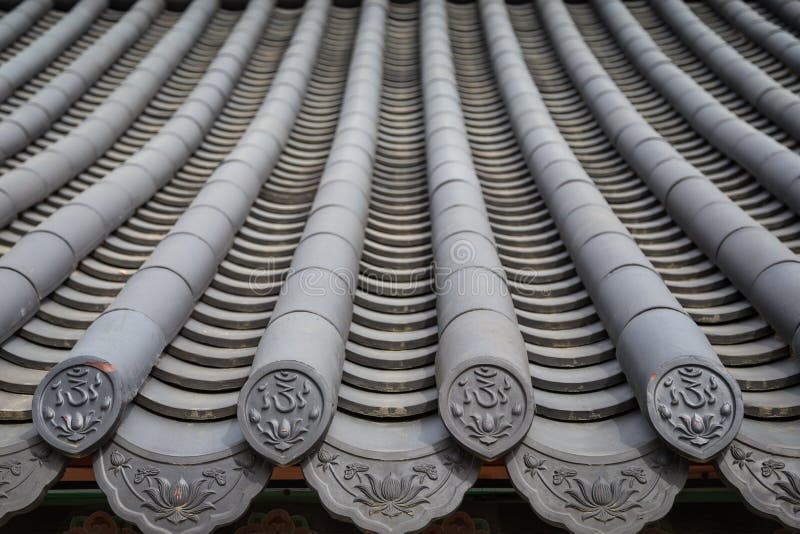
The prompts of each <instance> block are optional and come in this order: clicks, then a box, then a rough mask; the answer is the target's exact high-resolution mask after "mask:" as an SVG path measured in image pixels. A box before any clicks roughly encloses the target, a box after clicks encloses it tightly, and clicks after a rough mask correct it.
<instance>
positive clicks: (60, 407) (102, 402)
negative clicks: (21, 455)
mask: <svg viewBox="0 0 800 534" xmlns="http://www.w3.org/2000/svg"><path fill="white" fill-rule="evenodd" d="M113 391H114V390H113V386H112V384H111V380H109V378H108V376H106V374H105V373H104V372H102V371H99V370H98V369H96V368H94V367H92V366H88V365H78V366H74V367H69V368H67V369H64V370H63V371H61V372H60V373H58V374H57V375H55V376H54V377H53V378H52V379H51V380H50V383H49V384H48V386H47V389H46V390H45V392H44V394H43V395H42V400H41V410H42V417H43V419H44V420H45V421H47V422H48V423H49V425H50V427H51V430H52V432H53V433H54V434H55V436H56V437H57V438H58V439H60V440H61V441H63V442H65V443H67V444H70V445H73V446H75V445H76V444H78V443H79V442H81V441H83V440H84V439H85V438H86V437H87V436H89V435H90V434H92V433H93V432H96V431H97V430H98V427H99V426H100V425H102V423H103V416H104V415H105V413H106V412H108V411H109V410H110V409H111V405H112V403H113Z"/></svg>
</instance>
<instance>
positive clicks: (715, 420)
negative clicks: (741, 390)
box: [655, 366, 734, 449]
mask: <svg viewBox="0 0 800 534" xmlns="http://www.w3.org/2000/svg"><path fill="white" fill-rule="evenodd" d="M655 402H656V410H657V412H658V415H659V418H660V419H661V420H662V422H663V424H665V425H667V426H668V427H669V428H671V429H672V431H673V433H674V435H675V437H676V438H677V439H678V440H679V441H683V442H686V443H689V444H691V445H692V446H694V447H696V448H698V449H702V448H704V447H705V446H706V445H708V444H709V443H710V442H711V441H712V440H715V439H716V438H719V437H720V436H722V435H724V434H725V433H726V432H727V431H728V429H729V428H730V426H731V424H732V423H733V404H734V401H733V394H732V392H731V390H730V388H729V387H728V386H727V384H726V382H725V381H724V379H722V378H721V377H720V376H719V375H718V374H717V373H715V372H714V371H711V370H710V369H706V368H703V367H693V366H683V367H677V368H675V369H673V370H671V371H670V372H669V373H667V374H665V375H664V376H663V377H662V379H661V381H660V383H659V385H658V387H657V388H656V392H655Z"/></svg>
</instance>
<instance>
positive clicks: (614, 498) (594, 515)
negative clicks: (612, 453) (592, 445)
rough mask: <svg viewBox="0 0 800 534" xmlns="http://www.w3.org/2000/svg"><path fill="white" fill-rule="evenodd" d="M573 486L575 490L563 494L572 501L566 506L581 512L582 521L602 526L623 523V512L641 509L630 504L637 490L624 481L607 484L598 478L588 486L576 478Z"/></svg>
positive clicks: (638, 505)
mask: <svg viewBox="0 0 800 534" xmlns="http://www.w3.org/2000/svg"><path fill="white" fill-rule="evenodd" d="M575 485H576V486H577V488H578V489H577V490H575V489H568V490H567V491H566V492H565V493H566V494H567V495H569V496H570V497H571V498H572V499H573V501H574V502H571V503H568V504H567V505H566V506H567V508H574V509H576V510H579V511H580V512H582V513H583V520H587V519H595V520H597V521H599V522H601V523H604V524H605V523H608V522H609V521H612V520H614V519H621V520H623V521H625V516H624V514H625V512H627V511H628V510H632V509H633V508H639V507H641V505H640V504H638V503H636V502H630V499H631V496H633V495H634V494H635V493H638V490H636V489H634V488H633V487H632V486H631V484H629V483H626V481H625V480H624V479H617V480H614V481H612V482H608V481H607V480H606V479H605V478H603V477H600V478H598V479H597V480H595V481H594V483H592V485H591V486H589V485H588V483H586V482H585V481H583V480H581V479H580V478H576V479H575Z"/></svg>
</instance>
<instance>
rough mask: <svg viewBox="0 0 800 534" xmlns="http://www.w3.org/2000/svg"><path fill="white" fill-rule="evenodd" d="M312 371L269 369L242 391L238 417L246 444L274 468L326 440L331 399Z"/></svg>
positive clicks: (292, 365) (293, 366) (294, 365)
mask: <svg viewBox="0 0 800 534" xmlns="http://www.w3.org/2000/svg"><path fill="white" fill-rule="evenodd" d="M324 384H325V382H324V381H323V380H322V379H321V377H320V376H319V374H318V373H317V372H316V371H315V370H314V369H312V368H311V367H309V366H307V365H304V364H302V363H299V362H280V366H272V365H268V366H265V367H264V368H262V369H261V370H259V371H257V372H256V373H255V374H253V375H251V376H250V379H249V380H248V381H247V383H246V384H245V385H244V387H243V388H242V393H241V395H240V398H239V406H238V409H237V416H238V419H239V426H240V427H241V429H242V433H243V434H244V436H245V438H246V439H247V441H248V443H250V446H251V447H253V449H255V450H256V451H257V452H258V453H259V454H260V455H261V456H263V457H265V458H266V459H267V460H269V461H270V462H271V463H273V464H276V465H291V464H294V463H296V462H298V461H300V460H302V459H303V458H304V457H305V456H306V455H307V454H309V453H310V452H311V451H312V449H314V447H315V445H317V444H318V443H319V442H320V441H321V440H322V438H324V436H325V432H326V431H327V429H328V427H329V426H330V422H331V419H332V415H333V412H334V406H335V404H334V402H333V400H334V399H335V397H334V396H333V395H332V394H331V393H330V392H328V393H327V394H326V391H328V390H329V389H330V388H328V387H325V385H324Z"/></svg>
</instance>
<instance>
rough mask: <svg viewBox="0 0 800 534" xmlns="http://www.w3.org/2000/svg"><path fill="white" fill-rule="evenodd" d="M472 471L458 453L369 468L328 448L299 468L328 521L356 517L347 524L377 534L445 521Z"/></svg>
mask: <svg viewBox="0 0 800 534" xmlns="http://www.w3.org/2000/svg"><path fill="white" fill-rule="evenodd" d="M478 468H479V464H478V463H477V461H476V459H475V458H474V457H472V456H470V455H467V454H466V453H464V452H463V451H462V450H461V449H459V448H451V449H448V450H446V451H444V452H442V453H439V454H434V455H433V456H429V457H424V458H420V459H417V460H407V461H397V462H387V461H379V462H371V461H369V460H367V459H363V458H359V457H357V456H351V455H349V454H347V453H344V452H341V451H339V450H338V449H334V448H332V447H330V446H329V445H324V446H323V447H322V448H321V449H320V450H319V451H317V452H316V453H315V454H314V455H313V456H311V457H310V458H308V459H307V460H306V461H305V464H304V472H305V474H306V478H307V479H309V481H310V482H311V484H312V485H313V486H314V487H315V489H317V491H319V492H320V495H321V497H322V500H323V503H324V504H325V506H326V507H328V508H330V509H332V510H331V511H332V513H334V515H338V516H340V517H341V516H344V515H345V514H344V513H341V512H339V510H341V511H344V510H353V511H356V512H357V513H356V514H352V513H348V514H347V517H348V519H350V520H352V521H354V522H355V523H356V524H357V525H358V526H360V527H361V528H364V529H368V530H376V529H377V530H380V531H382V532H383V531H386V532H408V531H410V530H417V529H419V528H422V527H424V526H425V525H426V524H427V523H428V522H429V521H431V520H432V519H434V518H436V517H439V516H442V515H446V514H447V513H449V512H450V511H452V509H455V508H456V507H457V506H458V504H459V503H460V502H461V496H462V494H463V492H464V491H466V490H467V489H468V488H469V487H470V486H471V485H472V483H473V482H474V480H475V478H477V471H478ZM317 481H319V482H321V483H322V485H323V486H324V487H325V489H327V491H323V488H321V487H319V484H315V482H317ZM354 515H355V517H353V516H354ZM363 519H366V520H368V521H367V522H365V521H363ZM377 525H379V526H377Z"/></svg>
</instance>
